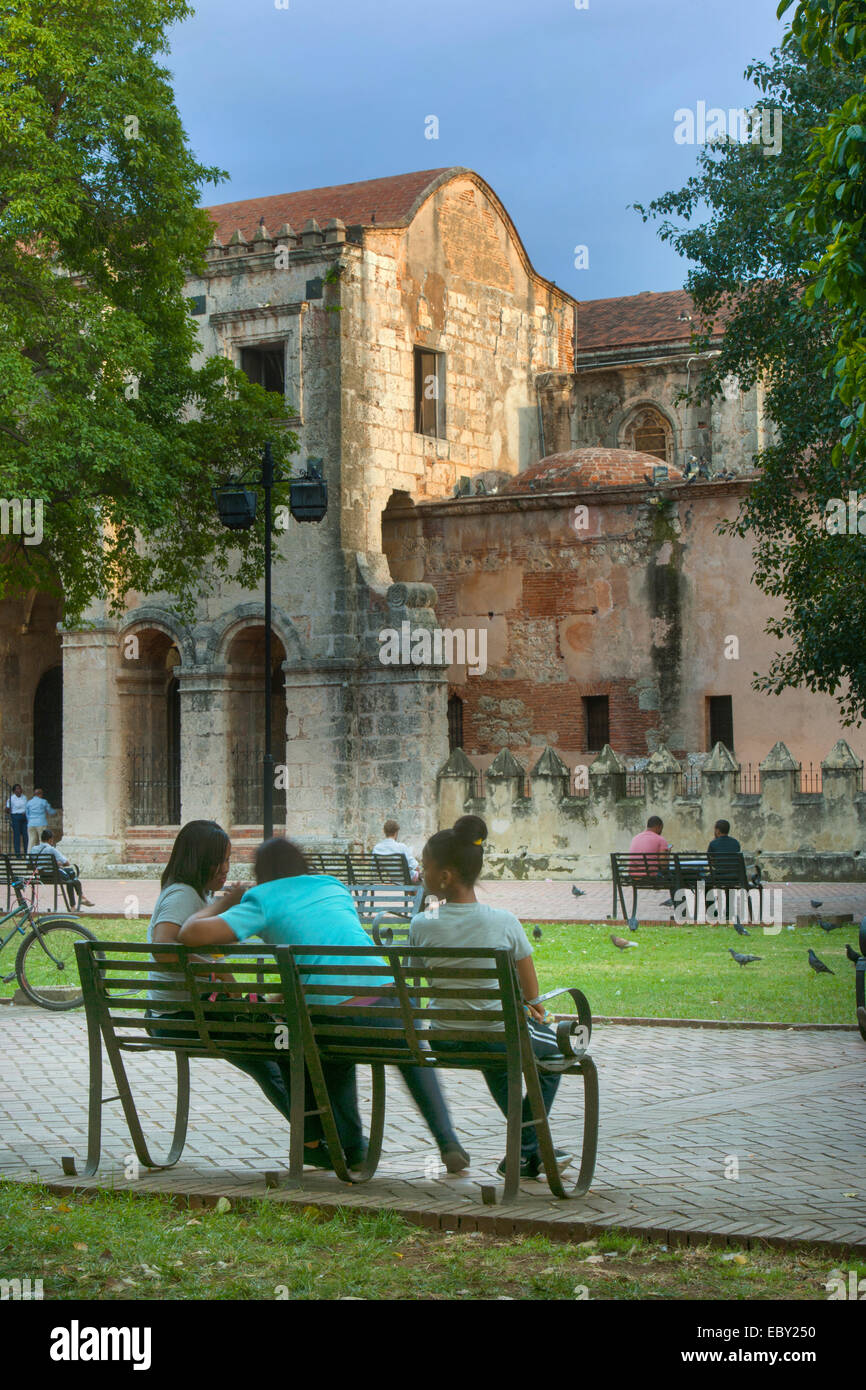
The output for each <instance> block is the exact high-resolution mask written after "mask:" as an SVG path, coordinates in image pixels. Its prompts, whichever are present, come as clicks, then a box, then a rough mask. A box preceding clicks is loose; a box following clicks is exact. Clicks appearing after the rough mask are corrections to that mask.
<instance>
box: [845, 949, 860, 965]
mask: <svg viewBox="0 0 866 1390" xmlns="http://www.w3.org/2000/svg"><path fill="white" fill-rule="evenodd" d="M845 955H846V956H847V957H848V959H849V960H850V961H851V964H852V965H856V964H857V962H858V960H859V959H860V952H859V951H855V950H854V947H853V946H847V945H846V947H845Z"/></svg>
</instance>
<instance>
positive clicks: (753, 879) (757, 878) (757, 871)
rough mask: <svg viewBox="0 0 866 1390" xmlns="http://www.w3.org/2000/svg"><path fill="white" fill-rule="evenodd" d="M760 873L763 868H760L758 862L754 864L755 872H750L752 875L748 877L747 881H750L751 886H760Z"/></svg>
mask: <svg viewBox="0 0 866 1390" xmlns="http://www.w3.org/2000/svg"><path fill="white" fill-rule="evenodd" d="M762 873H763V869H762V868H761V866H760V864H756V865H755V872H754V873H753V874H752V877H751V878H750V879H749V882H750V883H751V885H752V887H753V888H760V886H761V874H762Z"/></svg>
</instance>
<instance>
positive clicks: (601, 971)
mask: <svg viewBox="0 0 866 1390" xmlns="http://www.w3.org/2000/svg"><path fill="white" fill-rule="evenodd" d="M81 920H82V921H83V922H84V924H85V925H86V926H88V927H90V929H91V930H92V931H95V932H96V934H97V935H98V936H101V937H103V938H106V939H109V940H110V939H115V940H123V941H143V940H145V938H146V933H147V926H146V923H145V922H143V921H135V922H128V921H124V920H120V921H117V920H112V921H105V920H103V919H100V918H95V917H85V918H82V919H81ZM525 925H526V927H527V931H529V932H531V929H532V924H531V923H526V924H525ZM750 931H751V935H749V936H748V937H741V936H737V934H736V932H735V931H734V929H733V927H730V926H709V925H700V926H682V927H680V926H671V925H668V924H666V923H659V924H655V925H654V924H644V925H642V926H641V927H640V928H639V930H638V931H637V932H636V933H634V935H633V937H632V939H633V940H636V941H638V943H639V944H638V947H637V949H636V950H634V949H633V950H629V951H619V950H617V948H616V947H615V946H613V945H612V944H611V941H610V937H611V935H612V934H614V935H617V936H623V937H625V936H626V935H627V933H626V931H625V928H624V926H623V924H622V923H620V924H619V925H618V926H616V925H612V924H611V923H598V924H594V923H581V924H578V925H573V924H569V923H563V924H562V925H556V926H545V927H542V939H541V941H540V942H538V943H533V944H534V945H535V963H536V968H537V970H538V978H539V981H540V984H541V989H542V992H543V991H545V990H548V989H555V988H556V987H557V986H561V985H577V986H578V987H579V988H580V989H582V990H583V992H584V994H586V996H587V998H588V999H589V1002H590V1004H591V1006H592V1010H593V1013H594V1014H605V1015H610V1014H614V1015H620V1016H623V1017H629V1018H635V1017H637V1018H706V1019H743V1020H753V1021H758V1022H761V1021H763V1022H777V1023H852V1024H853V1023H854V1022H855V1018H854V967H853V965H852V964H851V962H850V961H849V960H847V958H846V956H845V943H846V941H850V942H851V944H852V945H855V946H856V942H857V932H856V927H855V926H852V927H851V928H850V929H848V930H847V931H846V930H845V929H844V928H843V929H842V930H841V931H835V932H832V933H831V934H830V935H829V936H828V935H826V934H825V933H824V932H823V931H821V929H820V927H817V926H815V927H805V928H798V929H797V930H795V931H788V930H786V929H785V928H784V927H783V928H782V930H781V932H780V933H779V934H778V935H775V936H774V935H769V934H767V935H765V934H764V932H763V930H762V928H761V927H760V926H756V927H753V928H751V929H750ZM729 946H733V947H734V949H735V950H737V951H740V952H742V953H744V954H749V955H756V956H761V957H762V959H761V960H760V961H756V962H754V963H753V964H751V965H746V966H739V965H737V964H736V962H735V961H734V960H733V959H732V957H731V956H729V955H728V947H729ZM810 946H811V947H812V948H813V950H814V951H815V952H816V953H817V955H818V956H820V958H821V960H823V961H824V962H825V963H826V964H827V965H828V966H829V967H830V969H831V970H833V971H835V972H836V973H835V975H816V974H815V973H814V971H813V970H811V969H810V967H809V964H808V960H807V951H808V948H809V947H810ZM14 950H17V943H15V942H10V944H9V946H8V947H7V953H6V954H5V956H4V958H3V961H4V973H8V972H9V971H10V970H11V969H12V966H13V964H14V958H13V951H14ZM7 961H8V962H9V964H8V965H6V964H5V962H7ZM15 987H16V986H15V982H14V981H12V982H11V983H10V984H8V985H2V984H0V998H2V997H8V996H10V995H11V994H12V993H13V992H14V990H15ZM549 1007H551V1008H554V1009H559V1010H560V1011H561V1012H568V1009H569V1001H568V998H567V996H566V997H565V998H564V999H563V1000H562V1001H559V1000H552V1001H551V1003H550V1006H549Z"/></svg>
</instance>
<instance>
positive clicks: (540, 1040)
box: [436, 1019, 562, 1160]
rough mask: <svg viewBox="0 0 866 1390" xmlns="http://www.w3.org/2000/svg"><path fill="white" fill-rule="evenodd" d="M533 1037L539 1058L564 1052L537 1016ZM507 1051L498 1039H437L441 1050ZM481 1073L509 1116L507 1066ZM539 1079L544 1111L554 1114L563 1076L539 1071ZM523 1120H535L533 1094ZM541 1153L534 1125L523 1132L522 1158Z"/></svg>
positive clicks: (531, 1024)
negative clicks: (537, 1021) (451, 1040)
mask: <svg viewBox="0 0 866 1390" xmlns="http://www.w3.org/2000/svg"><path fill="white" fill-rule="evenodd" d="M529 1037H530V1039H531V1042H532V1050H533V1052H534V1053H535V1055H536V1057H559V1056H561V1055H562V1054H561V1053H560V1051H559V1048H558V1047H557V1045H556V1034H555V1033H554V1031H553V1029H552V1028H548V1027H547V1025H546V1024H544V1023H536V1021H535V1019H530V1021H529ZM449 1050H450V1051H452V1052H491V1051H493V1052H502V1053H504V1052H505V1050H506V1049H505V1044H504V1043H497V1042H491V1043H486V1042H483V1043H481V1042H453V1043H452V1042H437V1044H436V1051H437V1052H448V1051H449ZM479 1070H480V1072H481V1075H482V1076H483V1077H484V1080H485V1081H486V1082H487V1089H488V1091H489V1092H490V1094H491V1095H492V1097H493V1099H494V1100H495V1101H496V1104H497V1105H498V1106H499V1109H500V1110H501V1111H502V1113H503V1115H504V1116H505V1117H506V1119H507V1118H508V1073H507V1071H506V1069H505V1067H504V1066H503V1067H480V1068H479ZM538 1081H539V1085H540V1086H541V1099H542V1100H543V1102H544V1113H545V1114H546V1115H549V1114H550V1107H551V1106H552V1104H553V1100H554V1097H555V1095H556V1092H557V1090H558V1089H559V1082H560V1077H559V1075H558V1073H557V1072H549V1071H548V1072H539V1073H538ZM523 1119H524V1121H526V1120H531V1119H532V1107H531V1106H530V1104H529V1097H528V1096H524V1097H523ZM537 1153H538V1134H537V1133H536V1130H535V1126H534V1125H532V1124H530V1125H526V1127H525V1128H524V1129H523V1130H522V1131H521V1138H520V1157H521V1160H525V1159H527V1158H529V1157H530V1156H531V1155H533V1154H537Z"/></svg>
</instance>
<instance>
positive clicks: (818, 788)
mask: <svg viewBox="0 0 866 1390" xmlns="http://www.w3.org/2000/svg"><path fill="white" fill-rule="evenodd" d="M798 772H799V779H800V788H799V789H800V792H801V794H803V793H805V794H807V795H812V796H820V794H821V792H822V790H823V781H822V777H823V768H822V767H821V764H820V763H819V764H818V766H817V767H814V766H813V765H812V763H810V764H809V770H808V772H807V771H806V769H805V768H804V766H803V764H802V763H800V765H799V768H798Z"/></svg>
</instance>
